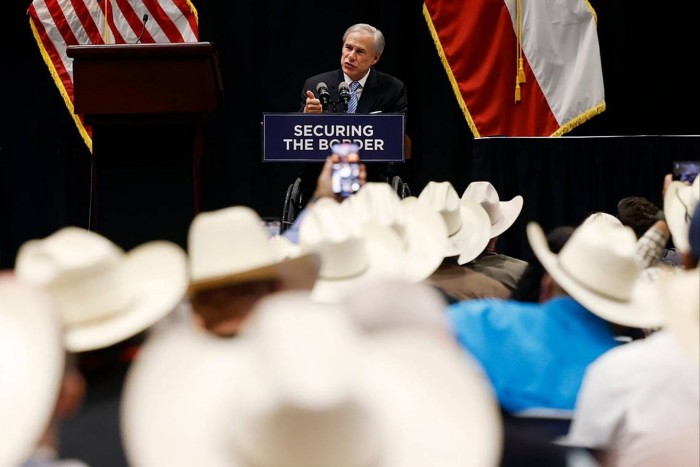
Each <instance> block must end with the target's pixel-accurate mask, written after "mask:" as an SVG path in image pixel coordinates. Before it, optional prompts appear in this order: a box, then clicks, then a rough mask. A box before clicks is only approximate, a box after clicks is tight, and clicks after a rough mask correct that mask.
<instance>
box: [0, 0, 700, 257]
mask: <svg viewBox="0 0 700 467" xmlns="http://www.w3.org/2000/svg"><path fill="white" fill-rule="evenodd" d="M29 3H30V2H29V1H28V0H25V1H17V0H11V1H9V2H5V3H4V4H3V6H4V11H3V15H2V22H3V28H1V29H2V34H3V38H2V39H3V44H4V45H5V47H4V50H5V54H4V57H3V72H2V73H1V74H0V75H1V76H2V85H3V86H2V89H3V91H4V93H5V95H4V105H3V107H2V108H3V110H4V112H3V113H4V118H3V121H4V122H5V123H4V124H3V126H2V127H1V128H2V134H1V136H2V139H1V140H0V148H1V149H0V155H1V157H2V159H1V161H2V162H1V163H0V177H2V178H1V180H2V190H1V191H0V225H1V226H2V228H0V266H2V267H3V268H8V267H12V266H13V264H14V259H15V255H16V253H17V249H18V248H19V246H20V245H21V244H22V243H23V242H25V241H27V240H29V239H32V238H40V237H45V236H47V235H49V234H51V233H52V232H54V231H55V230H57V229H58V228H61V227H63V226H66V225H78V226H82V227H87V226H88V222H89V211H90V206H89V199H90V197H89V195H90V170H91V164H90V162H91V156H90V154H89V153H88V151H87V150H86V148H85V146H84V144H83V143H82V140H81V139H80V137H79V135H78V132H77V130H75V127H74V125H73V122H72V120H71V118H70V115H69V114H68V111H67V109H66V107H65V106H64V104H63V102H62V100H61V97H60V95H59V93H58V91H57V89H56V87H55V86H54V84H53V82H52V80H51V78H50V76H49V73H48V71H47V68H46V66H45V65H44V63H43V61H42V58H41V56H40V54H39V50H38V48H37V46H36V43H35V41H34V38H33V37H32V34H31V30H30V28H29V23H28V18H27V16H26V14H25V12H26V9H27V7H28V6H29ZM194 4H195V6H196V7H197V9H198V12H199V19H200V32H201V40H202V41H212V42H215V43H216V45H217V47H218V49H219V54H220V59H221V65H222V71H223V78H224V85H225V89H226V91H225V92H226V95H225V107H224V109H223V110H222V111H221V112H218V113H216V114H213V115H211V116H210V118H209V119H208V124H207V128H206V137H205V154H204V157H203V160H202V193H201V195H202V199H201V202H202V206H201V207H202V209H203V210H213V209H217V208H221V207H225V206H229V205H235V204H243V205H249V206H251V207H253V208H254V209H256V210H257V211H258V212H259V214H260V215H261V216H265V217H279V216H281V213H282V207H283V201H284V196H285V193H286V190H287V187H288V185H289V184H290V183H292V182H293V181H294V180H295V179H296V177H297V176H299V175H300V174H301V173H302V171H301V169H302V167H301V166H300V165H299V164H295V163H286V164H285V163H262V162H261V145H260V137H261V134H260V121H261V118H262V113H263V112H286V111H295V110H296V109H297V108H298V105H299V94H300V91H301V86H302V84H303V82H304V79H305V78H306V77H308V76H310V75H312V74H315V73H318V72H321V71H326V70H330V69H333V68H336V67H337V66H338V64H339V57H340V47H341V36H342V34H343V32H344V30H345V29H346V28H347V27H348V26H349V25H351V24H353V23H356V22H367V23H370V24H373V25H375V26H377V27H379V28H380V29H381V30H382V31H383V32H384V33H385V35H386V39H387V47H386V50H385V52H384V55H383V56H382V58H381V60H380V61H379V63H378V64H377V68H379V69H381V70H382V71H385V72H388V73H391V74H393V75H395V76H397V77H398V78H400V79H402V80H404V81H405V82H406V84H407V85H408V90H409V117H408V133H409V135H410V137H411V139H412V149H413V158H412V159H411V161H409V162H406V163H405V164H403V165H402V166H401V167H399V169H398V170H399V174H400V175H401V176H402V177H403V178H404V181H407V182H408V183H409V185H410V188H411V190H412V192H413V193H414V194H417V193H418V192H420V190H421V189H422V187H423V186H424V185H425V183H427V182H428V181H430V180H436V181H443V180H448V181H450V182H452V183H453V184H454V185H455V187H456V188H457V190H458V191H460V192H461V190H463V189H464V188H465V187H466V186H467V185H468V183H469V182H470V181H473V180H489V181H491V182H492V183H493V184H494V185H495V186H496V188H497V189H498V190H499V192H500V193H501V195H502V198H504V199H510V197H512V196H513V195H515V194H521V195H523V197H524V198H525V207H524V210H523V214H522V216H521V218H520V219H519V221H518V222H517V223H516V225H515V226H514V227H513V228H512V229H511V230H510V231H508V232H506V234H505V235H504V236H503V238H502V240H501V241H499V249H500V250H502V251H504V252H506V253H509V254H513V255H515V256H523V257H524V256H526V255H527V254H528V249H527V245H526V241H525V239H524V236H523V235H524V224H525V222H526V221H527V220H538V221H540V222H542V223H543V225H544V226H545V227H546V228H549V227H553V226H555V225H558V224H565V223H568V224H570V223H575V222H577V221H580V220H581V218H582V216H583V215H584V214H585V213H588V212H592V211H595V210H607V211H610V210H614V206H615V204H616V201H617V199H619V198H620V197H622V196H627V195H640V196H646V197H647V198H649V199H651V200H653V201H655V202H657V203H659V202H660V190H661V183H662V179H663V175H664V174H665V173H667V172H669V171H670V163H671V161H672V160H675V159H698V158H700V148H699V146H700V145H699V144H698V138H663V137H660V136H656V135H697V134H698V133H700V131H699V130H700V119H699V118H698V116H697V112H698V110H697V109H698V105H697V104H698V102H699V100H700V99H698V94H699V89H700V85H699V84H698V78H697V76H698V75H697V73H693V72H691V71H690V67H691V65H693V62H694V61H696V60H694V58H693V57H694V56H695V55H696V54H697V52H696V51H695V50H694V49H695V48H696V47H693V46H696V45H697V44H698V39H697V37H696V35H695V33H694V31H695V30H696V27H695V24H696V20H695V18H697V15H696V14H695V13H694V12H693V11H690V10H689V9H690V8H695V7H694V6H692V5H691V4H690V3H688V4H686V5H683V8H682V11H679V9H680V7H678V8H675V7H674V9H670V8H667V6H669V7H670V6H671V4H668V5H664V4H659V3H658V2H657V3H651V2H634V3H633V4H630V2H622V1H620V0H606V1H602V0H598V1H591V4H592V5H593V7H594V8H595V9H596V11H597V14H598V35H599V40H600V45H601V55H602V62H603V74H604V79H605V91H606V102H607V110H606V111H605V112H604V113H603V114H601V115H599V116H597V117H594V118H593V119H592V120H590V121H589V122H587V123H585V124H583V125H582V126H580V127H579V128H577V129H576V130H574V131H573V132H572V133H570V134H569V135H567V136H565V137H561V138H543V139H539V138H538V139H529V140H528V139H512V140H498V139H493V140H490V139H489V140H474V139H473V138H472V136H471V133H470V131H469V128H468V126H467V124H466V121H465V119H464V116H463V115H462V113H461V111H460V109H459V106H458V104H457V101H456V99H455V97H454V95H453V93H452V89H451V87H450V84H449V81H448V79H447V77H446V74H445V72H444V69H443V67H442V64H441V62H440V60H439V58H438V55H437V53H436V50H435V46H434V44H433V42H432V39H431V37H430V34H429V32H428V28H427V26H426V24H425V21H424V19H423V15H422V2H420V1H416V0H410V1H403V2H399V1H398V0H373V1H369V0H367V1H349V2H343V3H334V4H329V3H328V2H320V1H308V0H307V1H299V2H287V1H279V0H256V1H255V2H223V1H212V0H194ZM486 40H488V39H486ZM474 46H476V47H478V46H479V44H474ZM95 85H96V86H99V83H96V84H95ZM639 135H653V136H651V137H639V138H637V136H639ZM607 136H625V137H624V138H603V137H607ZM578 137H595V138H592V139H579V138H578ZM314 183H315V180H314V179H310V178H309V177H308V176H307V177H306V178H304V180H303V186H304V187H305V188H306V189H310V188H311V187H312V186H313V184H314ZM134 202H138V200H134ZM124 228H125V229H138V225H134V223H130V222H128V220H125V223H124ZM176 236H180V234H178V235H176Z"/></svg>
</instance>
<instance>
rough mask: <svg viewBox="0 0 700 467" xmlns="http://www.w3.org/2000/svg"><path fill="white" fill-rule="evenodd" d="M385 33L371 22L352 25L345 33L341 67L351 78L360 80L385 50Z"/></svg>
mask: <svg viewBox="0 0 700 467" xmlns="http://www.w3.org/2000/svg"><path fill="white" fill-rule="evenodd" d="M384 45H385V41H384V34H382V32H381V31H380V30H379V29H377V28H375V27H374V26H370V25H369V24H364V23H359V24H354V25H352V26H350V27H349V28H348V29H347V30H346V31H345V34H343V49H342V52H341V54H340V67H341V68H342V70H343V73H345V74H346V75H348V76H349V77H350V79H351V80H353V81H359V80H360V79H362V77H363V76H365V75H366V74H367V72H368V71H369V69H370V67H371V66H372V65H374V64H375V63H377V62H378V61H379V57H381V55H382V52H384Z"/></svg>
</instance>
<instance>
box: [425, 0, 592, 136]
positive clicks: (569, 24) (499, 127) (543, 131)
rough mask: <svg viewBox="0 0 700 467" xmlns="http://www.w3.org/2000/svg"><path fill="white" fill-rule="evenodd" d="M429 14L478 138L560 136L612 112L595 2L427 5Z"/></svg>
mask: <svg viewBox="0 0 700 467" xmlns="http://www.w3.org/2000/svg"><path fill="white" fill-rule="evenodd" d="M423 14H424V16H425V19H426V21H427V23H428V26H429V28H430V30H431V33H432V35H433V39H434V41H435V45H436V46H437V48H438V53H439V54H440V57H441V59H442V61H443V64H444V66H445V70H446V71H447V74H448V76H449V78H450V81H451V83H452V86H453V89H454V91H455V95H456V97H457V99H458V101H459V104H460V106H461V107H462V111H463V112H464V115H465V116H466V118H467V122H468V123H469V127H470V128H471V130H472V133H473V134H474V137H476V138H479V137H482V136H495V135H501V136H560V135H563V134H564V133H567V132H568V131H571V130H572V129H573V128H575V127H576V126H578V125H580V124H581V123H583V122H585V121H586V120H588V119H590V118H591V117H593V116H595V115H597V114H599V113H601V112H603V111H604V110H605V92H604V86H603V72H602V67H601V61H600V48H599V44H598V34H597V29H596V16H595V12H594V10H593V8H592V7H591V5H590V4H589V3H588V1H587V0H567V1H561V0H469V1H465V0H425V2H424V4H423ZM520 56H522V59H523V60H522V63H523V67H522V68H523V71H524V75H523V74H522V72H521V74H520V76H521V79H517V76H518V58H519V57H520ZM516 88H518V89H517V91H516ZM516 96H517V97H516ZM518 98H519V99H518Z"/></svg>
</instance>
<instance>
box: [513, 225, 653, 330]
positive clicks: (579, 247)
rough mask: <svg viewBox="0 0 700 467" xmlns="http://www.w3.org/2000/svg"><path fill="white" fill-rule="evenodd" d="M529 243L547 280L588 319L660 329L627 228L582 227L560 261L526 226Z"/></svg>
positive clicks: (650, 290) (539, 233)
mask: <svg viewBox="0 0 700 467" xmlns="http://www.w3.org/2000/svg"><path fill="white" fill-rule="evenodd" d="M527 238H528V241H529V242H530V246H531V247H532V250H533V251H534V253H535V255H536V256H537V259H538V260H539V261H540V262H541V263H542V266H544V268H545V270H546V271H547V272H548V273H549V275H551V276H552V278H553V279H554V280H555V281H556V282H557V283H558V284H559V285H560V286H561V287H562V288H563V289H564V290H565V291H566V292H567V293H568V294H569V295H571V297H573V298H574V299H575V300H576V301H577V302H579V303H580V304H581V305H583V306H584V307H586V308H587V309H588V310H589V311H591V312H592V313H594V314H596V315H598V316H599V317H601V318H603V319H604V320H606V321H610V322H612V323H616V324H621V325H625V326H632V327H637V328H656V327H659V326H661V325H662V324H663V316H662V313H661V304H660V302H659V297H658V293H657V292H656V291H655V289H654V288H653V287H650V284H649V282H647V281H645V280H643V279H642V278H641V274H640V273H641V269H640V266H639V265H638V263H637V260H636V257H635V255H636V243H637V237H636V236H635V234H634V231H633V230H632V229H631V228H629V227H615V226H612V225H609V224H607V223H606V222H591V223H588V224H584V225H581V226H580V227H578V228H577V229H576V230H574V232H573V233H572V234H571V237H570V238H569V240H568V241H567V242H566V244H565V245H564V247H563V248H562V249H561V251H560V252H559V254H558V255H557V254H555V253H552V251H551V250H550V249H549V247H548V245H547V238H546V237H545V234H544V232H543V231H542V228H541V227H540V226H539V225H538V224H537V223H535V222H530V223H529V224H528V225H527Z"/></svg>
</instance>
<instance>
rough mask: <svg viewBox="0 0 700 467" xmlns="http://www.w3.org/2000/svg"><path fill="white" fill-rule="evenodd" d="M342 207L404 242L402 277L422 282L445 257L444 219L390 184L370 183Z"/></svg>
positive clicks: (361, 221) (364, 221) (400, 258)
mask: <svg viewBox="0 0 700 467" xmlns="http://www.w3.org/2000/svg"><path fill="white" fill-rule="evenodd" d="M413 200H415V198H413ZM341 206H342V207H343V208H344V209H346V210H348V211H349V215H350V216H352V217H353V218H354V219H356V220H357V222H358V223H359V224H360V225H364V224H366V223H368V222H376V223H379V224H380V225H383V226H385V227H389V228H391V229H392V230H394V231H395V232H396V233H397V234H398V235H399V236H400V237H401V240H402V244H403V249H402V254H401V256H400V257H399V258H397V261H401V262H402V266H401V267H400V270H401V271H402V277H403V278H405V279H406V280H409V281H414V282H418V281H421V280H423V279H425V278H427V277H429V276H430V275H431V274H432V273H433V272H435V270H436V269H437V268H438V266H440V263H442V260H443V258H444V251H445V244H446V242H447V233H446V231H445V226H444V223H443V221H442V219H441V218H440V216H439V215H438V214H437V213H435V212H434V211H432V210H431V209H429V208H428V207H426V206H423V205H417V204H416V203H413V202H411V201H410V199H409V201H404V200H402V199H401V198H399V196H398V195H397V194H396V192H395V191H394V190H393V189H392V188H391V186H390V185H389V184H388V183H383V182H369V183H366V184H364V185H363V186H362V188H360V190H359V191H358V192H357V193H356V194H355V195H354V196H350V197H348V198H346V199H345V200H344V201H343V202H342V204H341Z"/></svg>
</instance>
